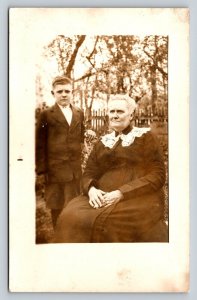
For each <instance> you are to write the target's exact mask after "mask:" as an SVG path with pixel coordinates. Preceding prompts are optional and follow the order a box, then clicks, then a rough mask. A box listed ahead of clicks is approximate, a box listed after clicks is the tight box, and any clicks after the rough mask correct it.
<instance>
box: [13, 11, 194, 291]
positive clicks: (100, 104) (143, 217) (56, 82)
mask: <svg viewBox="0 0 197 300" xmlns="http://www.w3.org/2000/svg"><path fill="white" fill-rule="evenodd" d="M188 103H189V11H188V9H184V8H160V9H157V8H154V9H151V8H150V9H149V8H142V9H140V8H137V9H132V8H129V9H128V8H127V9H126V8H121V9H116V8H11V9H10V11H9V105H10V114H9V125H10V146H9V152H10V186H9V189H10V200H9V288H10V290H11V291H13V292H16V291H17V292H21V291H26V292H186V291H188V289H189V184H188V182H189V175H188V161H189V134H188V128H189V127H188V126H189V116H188V111H189V104H188ZM183 120H184V122H183ZM50 270H53V272H51V271H50ZM81 270H83V271H81ZM150 270H151V272H150ZM142 277H143V280H142ZM43 278H45V280H43Z"/></svg>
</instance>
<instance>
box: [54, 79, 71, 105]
mask: <svg viewBox="0 0 197 300" xmlns="http://www.w3.org/2000/svg"><path fill="white" fill-rule="evenodd" d="M52 95H53V96H54V98H55V101H56V103H57V104H59V105H61V106H67V105H69V104H70V101H71V98H72V85H71V84H57V85H56V86H55V87H54V88H53V90H52Z"/></svg>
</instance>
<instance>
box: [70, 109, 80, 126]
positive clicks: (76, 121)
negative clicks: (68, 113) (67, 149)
mask: <svg viewBox="0 0 197 300" xmlns="http://www.w3.org/2000/svg"><path fill="white" fill-rule="evenodd" d="M71 108H72V113H73V115H72V120H71V124H70V129H74V128H75V127H76V125H77V124H79V122H80V113H79V111H77V110H76V109H75V108H74V107H73V106H71Z"/></svg>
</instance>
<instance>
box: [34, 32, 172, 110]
mask: <svg viewBox="0 0 197 300" xmlns="http://www.w3.org/2000/svg"><path fill="white" fill-rule="evenodd" d="M43 57H44V59H45V60H46V61H47V60H48V63H50V61H51V59H53V63H54V62H55V64H56V66H58V72H59V74H66V75H68V76H71V77H72V78H73V79H74V86H73V88H74V101H75V102H76V104H77V105H79V106H80V107H81V108H84V109H85V110H87V111H88V113H87V114H91V107H92V105H93V103H94V102H95V101H97V102H99V101H100V98H101V97H103V98H104V99H105V101H108V99H109V96H110V94H113V93H128V94H129V95H130V96H131V97H132V98H134V99H135V100H136V102H140V101H141V100H143V97H148V98H149V100H150V105H152V107H153V108H154V107H155V106H156V105H157V101H158V99H159V100H160V102H161V101H163V102H166V101H167V77H168V70H167V59H168V38H167V37H166V36H145V37H138V36H133V35H112V36H106V35H97V36H85V35H74V36H71V37H66V36H64V35H58V36H57V37H55V38H54V40H53V41H52V42H50V43H49V44H48V45H46V47H45V48H44V52H43ZM47 71H48V70H47ZM38 79H39V80H37V85H38V88H37V90H38V92H39V90H40V91H41V94H40V101H43V89H42V88H41V87H40V84H41V80H40V78H39V75H38ZM51 79H52V78H51ZM142 105H144V104H142Z"/></svg>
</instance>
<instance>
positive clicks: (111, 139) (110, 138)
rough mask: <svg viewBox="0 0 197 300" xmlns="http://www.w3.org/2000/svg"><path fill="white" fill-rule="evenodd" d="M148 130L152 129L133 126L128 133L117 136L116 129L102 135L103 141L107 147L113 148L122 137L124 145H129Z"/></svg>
mask: <svg viewBox="0 0 197 300" xmlns="http://www.w3.org/2000/svg"><path fill="white" fill-rule="evenodd" d="M148 131H150V128H144V127H142V128H140V127H133V129H132V130H131V131H130V132H129V133H128V134H123V133H121V134H119V135H118V136H115V131H113V132H112V133H109V134H106V135H104V136H102V137H101V142H102V143H103V145H104V146H105V147H108V148H110V149H112V148H113V146H114V145H115V144H116V143H117V141H118V140H119V139H121V140H122V143H121V144H122V146H123V147H128V146H130V145H131V144H132V143H133V142H134V140H135V138H136V137H141V136H142V135H143V134H144V133H146V132H148Z"/></svg>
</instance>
